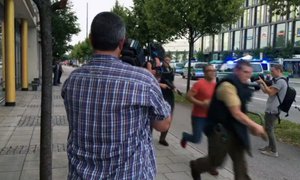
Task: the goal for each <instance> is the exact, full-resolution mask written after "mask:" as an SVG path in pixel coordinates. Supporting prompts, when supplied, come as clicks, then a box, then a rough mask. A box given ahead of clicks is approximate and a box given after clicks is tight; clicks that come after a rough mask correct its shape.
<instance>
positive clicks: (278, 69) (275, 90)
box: [257, 64, 287, 157]
mask: <svg viewBox="0 0 300 180" xmlns="http://www.w3.org/2000/svg"><path fill="white" fill-rule="evenodd" d="M282 72H283V67H282V65H281V64H274V65H273V67H272V68H271V75H272V77H273V79H272V81H271V84H268V85H267V83H266V82H265V81H264V80H263V79H261V78H259V80H258V81H257V82H258V83H259V84H261V89H262V91H263V92H264V93H265V94H268V95H269V97H268V100H267V104H266V110H265V117H264V118H265V129H266V131H267V134H268V139H269V144H268V146H266V147H263V148H260V149H259V150H260V152H261V153H262V154H264V155H268V156H273V157H278V152H277V146H276V137H275V134H274V124H275V122H276V121H277V120H278V118H279V109H278V106H279V100H278V97H277V95H278V96H279V98H280V100H281V102H282V101H283V99H284V96H285V94H286V91H287V83H286V81H285V80H284V79H281V77H283V74H282Z"/></svg>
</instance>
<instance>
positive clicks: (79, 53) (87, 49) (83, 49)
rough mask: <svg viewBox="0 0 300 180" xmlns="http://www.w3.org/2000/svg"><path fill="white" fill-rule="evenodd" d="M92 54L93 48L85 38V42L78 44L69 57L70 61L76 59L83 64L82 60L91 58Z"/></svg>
mask: <svg viewBox="0 0 300 180" xmlns="http://www.w3.org/2000/svg"><path fill="white" fill-rule="evenodd" d="M92 53H93V48H92V45H91V43H90V40H89V39H88V38H87V39H85V41H83V42H79V43H77V44H76V45H75V46H74V47H73V49H72V51H71V54H70V56H71V58H72V59H77V60H79V61H80V62H81V63H83V62H84V60H88V59H90V58H91V56H92Z"/></svg>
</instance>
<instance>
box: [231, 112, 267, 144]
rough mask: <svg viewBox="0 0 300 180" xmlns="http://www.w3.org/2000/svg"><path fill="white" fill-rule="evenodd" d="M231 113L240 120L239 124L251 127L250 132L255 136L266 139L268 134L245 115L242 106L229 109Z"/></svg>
mask: <svg viewBox="0 0 300 180" xmlns="http://www.w3.org/2000/svg"><path fill="white" fill-rule="evenodd" d="M229 111H230V113H231V115H232V116H233V117H234V118H235V119H236V120H238V121H239V122H241V123H243V124H245V125H246V126H248V127H249V129H250V132H251V133H252V134H253V135H255V136H260V137H262V138H263V139H266V138H267V136H266V132H265V130H264V128H263V126H261V125H259V124H257V123H256V122H254V121H252V120H251V119H250V118H249V117H248V116H247V115H246V114H245V113H243V112H242V111H241V107H240V106H231V107H229Z"/></svg>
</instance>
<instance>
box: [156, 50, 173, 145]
mask: <svg viewBox="0 0 300 180" xmlns="http://www.w3.org/2000/svg"><path fill="white" fill-rule="evenodd" d="M170 62H171V57H169V56H166V57H165V58H164V61H163V64H162V66H161V67H160V71H159V74H160V78H159V79H160V81H159V82H160V83H159V86H160V88H161V91H162V94H163V96H164V99H165V101H167V102H168V103H169V105H170V106H171V112H172V113H171V114H172V115H171V121H172V119H173V110H174V104H175V102H174V93H173V91H175V90H176V88H175V86H174V85H173V81H174V71H173V68H171V66H170ZM167 134H168V130H167V131H165V132H161V134H160V138H159V144H161V145H164V146H169V143H168V142H167V141H166V136H167Z"/></svg>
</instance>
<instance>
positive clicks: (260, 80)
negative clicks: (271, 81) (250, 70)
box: [256, 76, 265, 84]
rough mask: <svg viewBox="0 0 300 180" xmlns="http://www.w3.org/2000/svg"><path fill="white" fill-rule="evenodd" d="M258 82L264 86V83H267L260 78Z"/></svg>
mask: <svg viewBox="0 0 300 180" xmlns="http://www.w3.org/2000/svg"><path fill="white" fill-rule="evenodd" d="M258 78H259V79H258V80H257V81H256V82H257V83H258V84H263V83H265V81H264V80H263V79H262V78H261V77H260V76H258Z"/></svg>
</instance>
